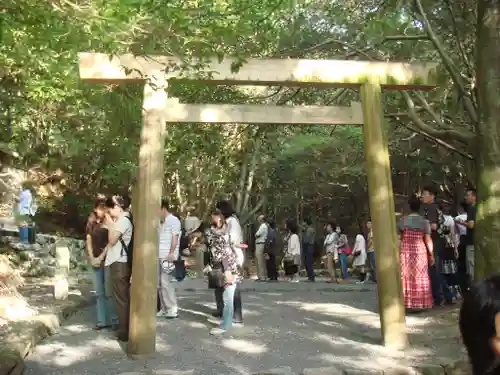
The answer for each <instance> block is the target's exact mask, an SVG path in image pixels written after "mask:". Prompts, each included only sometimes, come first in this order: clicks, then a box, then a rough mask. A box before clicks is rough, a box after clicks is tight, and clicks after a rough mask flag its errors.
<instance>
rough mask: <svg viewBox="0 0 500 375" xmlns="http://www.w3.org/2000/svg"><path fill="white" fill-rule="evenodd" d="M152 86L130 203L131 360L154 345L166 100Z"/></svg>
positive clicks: (159, 85)
mask: <svg viewBox="0 0 500 375" xmlns="http://www.w3.org/2000/svg"><path fill="white" fill-rule="evenodd" d="M154 83H155V84H154V85H153V84H146V85H145V86H144V104H143V114H144V117H143V119H144V124H143V127H142V132H141V146H140V148H139V178H138V180H137V184H136V189H137V191H134V192H133V193H134V199H135V200H134V201H133V202H132V205H133V210H134V223H135V228H134V259H133V264H132V281H131V285H130V331H129V342H128V355H129V356H130V357H132V358H144V357H145V356H149V355H151V354H153V353H154V352H155V345H156V296H157V287H158V239H159V238H158V222H159V216H158V215H159V211H160V205H161V197H162V190H163V188H162V187H163V155H164V149H165V113H166V111H165V105H166V103H167V101H168V100H167V92H166V90H165V88H166V87H165V86H166V82H164V81H161V80H157V81H155V82H154ZM134 190H135V189H134ZM120 324H122V322H120Z"/></svg>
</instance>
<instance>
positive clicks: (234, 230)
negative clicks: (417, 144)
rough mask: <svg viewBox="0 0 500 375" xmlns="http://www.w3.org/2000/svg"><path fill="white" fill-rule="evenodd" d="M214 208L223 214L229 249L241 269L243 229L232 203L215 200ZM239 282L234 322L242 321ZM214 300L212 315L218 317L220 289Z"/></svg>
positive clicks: (220, 304) (220, 311) (222, 302)
mask: <svg viewBox="0 0 500 375" xmlns="http://www.w3.org/2000/svg"><path fill="white" fill-rule="evenodd" d="M215 208H216V209H217V210H218V211H220V213H221V214H222V215H223V216H224V219H225V221H226V225H227V230H228V233H229V242H230V245H231V249H232V250H233V252H234V253H235V256H236V263H237V265H238V267H240V268H241V269H243V263H244V261H245V256H244V252H243V247H242V244H243V230H242V229H241V225H240V221H239V220H238V218H237V216H236V213H235V212H234V210H233V205H232V204H231V202H229V201H227V200H222V201H219V202H217V204H216V205H215ZM239 284H240V283H237V284H236V291H235V293H234V323H237V324H241V323H243V307H242V305H241V290H240V285H239ZM215 301H216V304H217V310H216V312H215V313H214V314H213V315H214V316H215V317H220V316H222V310H223V308H224V301H223V299H222V293H221V291H220V290H217V289H216V290H215Z"/></svg>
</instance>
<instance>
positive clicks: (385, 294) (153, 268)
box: [79, 53, 437, 356]
mask: <svg viewBox="0 0 500 375" xmlns="http://www.w3.org/2000/svg"><path fill="white" fill-rule="evenodd" d="M79 57H80V77H81V79H83V80H86V81H94V82H98V83H117V82H121V81H127V82H129V83H134V82H136V83H141V84H143V85H144V86H145V88H144V109H143V112H144V124H143V129H142V133H141V146H140V151H139V180H138V193H137V197H138V198H137V202H133V207H134V211H135V221H136V223H137V225H136V227H135V230H136V233H135V242H134V248H135V254H134V264H133V271H132V272H133V281H132V286H131V308H130V313H131V314H130V338H129V347H128V353H129V355H130V356H143V355H149V354H152V353H153V352H154V351H155V337H156V324H155V323H156V318H155V313H156V283H157V268H158V266H157V258H158V255H157V254H158V238H157V236H158V234H157V231H156V224H157V221H158V216H157V215H158V214H157V212H158V208H159V205H160V199H161V194H162V188H161V187H162V178H163V175H162V174H163V148H164V140H165V130H164V129H165V123H166V122H167V121H168V122H255V123H259V122H262V123H270V122H272V121H269V120H270V119H271V116H273V118H274V116H277V117H279V116H280V115H281V116H283V121H282V122H278V123H291V122H292V121H293V119H294V118H299V119H300V121H302V123H314V124H318V123H319V124H335V122H334V121H335V120H334V119H332V118H331V117H330V116H331V115H333V114H332V113H331V112H330V113H329V112H328V111H329V109H328V107H320V108H322V109H321V110H320V111H321V112H323V114H324V115H325V116H326V117H323V116H322V115H321V113H320V111H318V112H315V111H314V110H307V109H305V110H304V111H303V112H302V115H301V109H302V108H303V107H295V108H292V109H291V110H288V111H287V110H286V108H283V109H282V108H281V107H279V109H277V107H274V109H271V108H273V107H272V106H259V107H260V108H258V110H257V111H256V110H255V108H257V107H254V109H253V110H252V109H250V107H251V106H231V105H225V106H216V105H185V104H179V103H178V102H177V101H175V100H174V101H171V100H167V94H166V91H165V90H166V88H167V84H168V82H169V81H181V82H182V81H193V80H194V81H199V82H202V83H207V84H216V85H217V84H223V85H256V86H287V87H318V88H334V87H350V88H360V93H361V99H362V108H363V110H362V112H363V119H364V127H363V133H364V143H365V155H366V164H367V172H368V193H369V200H370V211H371V217H372V222H373V231H374V245H375V249H376V258H377V259H376V260H377V278H378V297H379V310H380V321H381V327H382V339H383V343H384V345H386V346H390V347H395V348H403V347H405V346H406V345H407V336H406V327H405V310H404V305H403V298H402V288H401V278H400V267H399V252H398V248H397V233H396V218H395V212H394V197H393V192H392V181H391V167H390V160H389V150H388V142H387V135H386V132H385V129H384V126H383V117H382V115H383V111H382V102H381V93H382V88H384V89H389V90H429V89H432V88H433V87H434V86H435V84H436V76H437V75H436V67H437V64H434V63H424V64H407V63H390V62H367V61H335V60H297V59H250V60H248V61H247V62H246V63H245V64H244V65H243V66H242V67H241V68H240V69H239V71H237V72H234V71H233V69H232V67H233V61H232V60H231V59H227V60H224V61H222V62H221V63H217V62H215V60H214V62H212V63H210V64H208V65H205V67H204V68H203V69H202V71H196V72H192V71H188V72H185V71H173V72H172V69H171V68H172V67H175V66H179V65H180V61H178V60H177V59H175V58H173V57H168V56H154V58H149V57H135V56H132V55H122V56H116V57H110V56H109V55H106V54H99V53H80V56H79ZM166 72H168V73H166ZM200 73H208V74H207V75H208V76H209V78H200V76H199V74H200ZM263 107H265V108H264V109H263ZM266 111H267V113H266ZM271 111H272V113H273V115H269V113H271ZM280 111H282V112H281V113H280ZM257 112H261V113H260V114H258V113H257ZM309 116H311V118H310V120H309V121H307V119H308V118H309ZM329 117H330V118H329ZM265 118H267V119H265ZM197 119H198V121H197ZM224 119H225V120H224ZM259 119H260V121H258V120H259ZM250 120H251V121H250ZM290 120H292V121H290ZM311 121H312V122H311ZM293 122H295V121H293Z"/></svg>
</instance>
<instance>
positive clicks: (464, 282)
mask: <svg viewBox="0 0 500 375" xmlns="http://www.w3.org/2000/svg"><path fill="white" fill-rule="evenodd" d="M465 248H466V245H465V236H460V245H458V260H457V266H458V267H457V268H458V285H460V289H461V290H462V293H465V292H466V291H467V289H468V288H469V285H470V280H469V277H468V276H467V260H466V254H465Z"/></svg>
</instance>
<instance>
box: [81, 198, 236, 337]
mask: <svg viewBox="0 0 500 375" xmlns="http://www.w3.org/2000/svg"><path fill="white" fill-rule="evenodd" d="M131 208H132V207H131V200H130V199H129V198H128V197H121V196H112V197H109V198H100V199H98V200H97V202H96V203H95V205H94V209H93V212H92V214H91V215H90V217H89V219H88V222H87V228H86V248H87V253H88V259H89V262H90V263H91V264H92V266H93V269H94V272H95V276H96V297H97V304H96V309H97V311H96V312H97V314H96V321H97V322H96V325H95V329H96V330H101V329H106V328H110V329H113V330H115V331H116V336H117V339H118V340H120V341H128V331H129V310H130V283H131V270H132V267H131V266H132V256H133V233H134V232H133V231H134V228H133V219H132V213H131ZM182 240H184V241H185V242H186V240H187V248H186V249H185V250H184V251H185V252H188V253H189V251H190V249H191V250H195V249H198V250H199V253H200V254H203V255H206V256H204V258H205V259H204V260H203V261H204V263H205V266H206V267H205V269H204V273H206V274H207V275H208V280H209V287H211V288H213V289H214V291H215V293H214V294H215V301H216V305H217V309H216V311H215V312H214V314H213V315H214V316H216V317H220V318H221V324H220V327H217V328H214V329H212V330H211V334H214V335H217V334H222V333H224V332H226V331H227V330H228V329H230V328H231V326H232V325H233V321H234V323H235V324H237V323H242V321H243V316H242V307H241V295H240V290H239V288H238V284H239V281H240V279H241V278H242V266H243V261H244V251H243V249H244V248H245V247H246V245H245V244H243V234H242V229H241V226H240V223H239V221H238V219H237V217H236V215H234V212H233V210H232V206H231V204H230V202H228V201H220V202H218V203H217V205H216V208H215V209H214V211H213V212H212V214H211V225H210V226H209V228H207V229H203V225H202V223H201V221H200V220H199V219H197V218H196V217H194V216H190V215H188V217H187V218H186V220H185V222H184V233H183V228H182V224H181V221H180V219H179V218H178V217H177V216H175V215H173V214H172V213H171V212H170V207H169V203H168V201H167V200H162V202H161V206H160V209H159V220H158V309H157V310H158V313H157V317H158V318H166V319H175V318H177V317H178V312H179V309H178V304H177V298H176V293H175V282H176V276H175V274H176V272H175V270H176V267H177V264H178V263H179V262H180V261H181V255H182V254H181V251H180V249H181V241H182ZM202 247H204V248H205V251H201V248H202Z"/></svg>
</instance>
